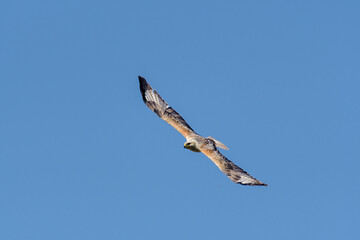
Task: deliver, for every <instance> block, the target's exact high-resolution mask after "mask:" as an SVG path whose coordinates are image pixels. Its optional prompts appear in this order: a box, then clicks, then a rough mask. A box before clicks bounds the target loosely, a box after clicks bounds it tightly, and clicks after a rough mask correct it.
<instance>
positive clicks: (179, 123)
mask: <svg viewBox="0 0 360 240" xmlns="http://www.w3.org/2000/svg"><path fill="white" fill-rule="evenodd" d="M139 82H140V91H141V95H142V98H143V100H144V103H145V104H146V105H147V106H148V107H149V108H150V109H151V110H152V111H154V112H155V113H156V114H157V115H158V116H159V117H160V118H161V119H163V120H165V121H166V122H167V123H169V124H170V125H171V126H173V127H174V128H175V129H176V130H178V131H179V132H180V133H181V134H182V135H183V136H184V137H185V138H186V142H185V143H184V148H186V149H189V150H191V151H194V152H202V153H203V154H205V155H206V156H207V157H208V158H210V159H211V161H213V162H214V163H215V165H216V166H217V167H218V168H219V169H220V170H221V171H222V172H223V173H225V174H226V176H228V177H229V178H230V179H231V180H232V181H233V182H235V183H240V184H243V185H261V186H267V184H265V183H262V182H260V181H259V180H257V179H256V178H254V177H252V176H251V175H250V174H248V173H247V172H246V171H244V170H243V169H241V168H239V167H238V166H236V165H235V164H234V163H233V162H231V161H230V160H229V159H227V158H226V157H225V156H223V155H222V154H221V153H220V152H219V150H218V149H217V147H219V148H222V149H226V150H228V148H227V147H226V146H225V145H224V144H222V143H221V142H219V141H217V140H215V139H214V138H212V137H207V138H204V137H202V136H200V135H199V134H197V133H196V132H195V131H194V130H193V129H192V128H191V127H190V126H189V124H187V123H186V122H185V120H184V119H183V118H182V117H181V116H180V114H178V113H177V112H176V111H175V110H174V109H172V108H171V107H170V106H169V105H168V104H167V103H166V102H165V101H164V99H162V98H161V97H160V95H159V94H158V93H157V92H156V90H153V89H152V88H151V86H150V85H149V84H148V83H147V82H146V80H145V79H144V78H143V77H140V76H139Z"/></svg>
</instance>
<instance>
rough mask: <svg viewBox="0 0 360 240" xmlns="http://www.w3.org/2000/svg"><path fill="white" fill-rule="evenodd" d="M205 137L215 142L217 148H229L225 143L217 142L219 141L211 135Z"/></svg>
mask: <svg viewBox="0 0 360 240" xmlns="http://www.w3.org/2000/svg"><path fill="white" fill-rule="evenodd" d="M207 138H209V139H211V140H213V141H214V142H215V145H216V147H219V148H222V149H225V150H229V149H228V148H227V147H226V146H225V144H223V143H221V142H219V141H218V140H216V139H215V138H213V137H207Z"/></svg>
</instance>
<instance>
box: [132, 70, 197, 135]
mask: <svg viewBox="0 0 360 240" xmlns="http://www.w3.org/2000/svg"><path fill="white" fill-rule="evenodd" d="M139 82H140V91H141V95H142V98H143V101H144V103H145V104H146V105H147V106H148V107H149V108H150V109H151V110H152V111H154V112H155V113H156V114H157V115H158V116H159V117H160V118H161V119H163V120H165V121H166V122H167V123H169V124H170V125H171V126H173V127H174V128H175V129H176V130H178V131H179V132H180V133H181V134H182V135H183V136H184V137H185V138H187V137H188V136H189V135H191V134H194V133H195V132H194V130H192V128H191V127H190V126H189V124H187V123H186V122H185V120H184V119H183V118H182V117H181V116H180V114H178V113H177V112H176V111H175V110H174V109H172V107H170V106H169V104H167V102H165V101H164V99H162V98H161V96H160V95H159V94H158V93H157V92H156V90H153V89H152V88H151V86H150V85H149V84H148V83H147V82H146V80H145V78H143V77H140V76H139Z"/></svg>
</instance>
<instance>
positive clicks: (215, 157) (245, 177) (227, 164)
mask: <svg viewBox="0 0 360 240" xmlns="http://www.w3.org/2000/svg"><path fill="white" fill-rule="evenodd" d="M201 152H202V153H204V154H205V155H206V156H207V157H208V158H210V159H211V161H213V162H214V163H215V164H216V166H217V167H218V168H220V170H221V171H222V172H223V173H225V174H226V176H228V177H229V178H230V179H231V180H232V181H233V182H235V183H240V184H242V185H260V186H267V184H265V183H262V182H260V181H259V180H257V179H256V178H254V177H252V176H251V175H250V174H248V173H247V172H246V171H244V170H243V169H241V168H239V167H238V166H236V165H235V164H234V163H233V162H232V161H230V160H229V159H227V158H226V157H225V156H224V155H222V154H221V153H220V152H219V150H217V149H216V148H215V150H212V149H206V148H203V149H201Z"/></svg>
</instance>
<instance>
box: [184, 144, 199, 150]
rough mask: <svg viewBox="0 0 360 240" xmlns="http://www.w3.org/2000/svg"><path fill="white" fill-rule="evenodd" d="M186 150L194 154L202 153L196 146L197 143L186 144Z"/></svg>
mask: <svg viewBox="0 0 360 240" xmlns="http://www.w3.org/2000/svg"><path fill="white" fill-rule="evenodd" d="M184 148H186V149H189V150H191V151H193V152H200V150H199V148H198V147H197V146H196V142H193V141H189V142H185V143H184Z"/></svg>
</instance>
